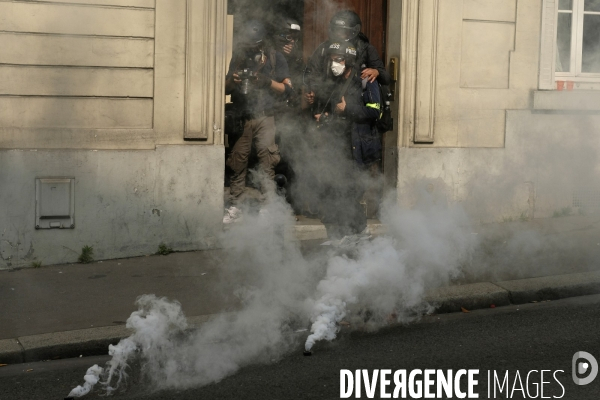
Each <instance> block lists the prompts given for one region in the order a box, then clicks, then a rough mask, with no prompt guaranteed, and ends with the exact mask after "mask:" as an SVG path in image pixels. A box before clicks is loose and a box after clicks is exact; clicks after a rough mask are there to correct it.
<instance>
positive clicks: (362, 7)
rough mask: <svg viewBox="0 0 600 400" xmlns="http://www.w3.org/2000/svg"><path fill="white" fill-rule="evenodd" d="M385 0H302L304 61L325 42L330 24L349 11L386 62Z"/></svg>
mask: <svg viewBox="0 0 600 400" xmlns="http://www.w3.org/2000/svg"><path fill="white" fill-rule="evenodd" d="M387 3H388V0H305V1H304V59H305V60H308V58H309V57H310V55H311V54H312V52H313V51H314V49H316V48H317V46H318V45H319V44H320V43H321V42H323V41H324V40H326V39H327V30H328V27H329V21H330V20H331V17H333V15H334V14H335V13H336V12H338V11H341V10H352V11H354V12H356V13H357V14H358V15H359V16H360V19H361V20H362V32H363V33H364V34H365V35H366V36H367V37H368V38H369V41H370V42H371V44H372V45H373V46H375V48H376V49H377V51H378V52H379V55H380V56H381V60H383V62H384V63H385V61H386V54H385V48H386V46H385V40H386V28H387Z"/></svg>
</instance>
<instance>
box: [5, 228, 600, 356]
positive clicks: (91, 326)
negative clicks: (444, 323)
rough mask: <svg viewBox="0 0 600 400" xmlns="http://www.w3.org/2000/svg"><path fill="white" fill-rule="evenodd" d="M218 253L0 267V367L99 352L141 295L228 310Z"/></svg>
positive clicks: (541, 289)
mask: <svg viewBox="0 0 600 400" xmlns="http://www.w3.org/2000/svg"><path fill="white" fill-rule="evenodd" d="M301 226H302V228H300V229H299V230H298V229H297V232H296V236H297V237H299V238H301V239H322V237H321V236H322V235H324V233H325V232H324V228H322V225H321V226H319V225H318V224H301ZM380 228H381V227H380V225H378V224H376V223H372V224H371V229H372V230H373V231H377V230H379V229H380ZM325 237H326V236H325ZM323 238H324V237H323ZM222 255H223V254H222V252H220V251H219V250H211V251H198V252H189V253H174V254H170V255H168V256H147V257H137V258H131V259H122V260H109V261H99V262H94V263H92V264H86V265H82V264H71V265H55V266H47V267H42V268H35V269H34V268H26V269H21V270H8V271H0V310H1V311H0V364H14V363H22V362H30V361H37V360H47V359H56V358H70V357H78V356H80V355H83V356H91V355H101V354H106V353H107V346H108V345H109V344H111V343H112V344H114V343H117V342H118V341H119V339H121V338H123V337H127V336H129V335H130V332H129V331H128V330H127V329H126V328H125V326H124V325H125V321H126V320H127V318H128V317H129V315H130V314H131V312H132V311H134V310H135V306H134V301H135V299H136V298H137V296H139V295H141V294H145V293H153V294H156V295H157V296H165V297H168V298H170V299H177V300H178V301H179V302H180V303H181V304H182V307H183V310H184V311H185V313H186V315H187V316H188V317H189V320H190V322H191V323H192V324H194V325H199V324H202V323H203V322H205V321H206V320H207V319H208V318H210V316H211V315H213V314H218V313H223V312H234V311H235V310H236V309H237V307H238V303H237V301H236V299H235V297H234V296H232V295H229V294H228V293H231V292H232V291H230V290H228V289H229V288H228V287H227V282H226V281H224V280H223V279H221V275H220V271H219V264H220V258H221V257H222ZM596 293H600V272H584V273H573V274H567V275H555V276H546V277H537V278H528V279H519V280H508V281H499V282H479V283H469V284H462V285H454V286H450V287H443V288H439V289H436V290H434V291H431V292H430V293H428V295H427V297H426V300H427V301H429V302H430V303H431V304H434V305H435V306H436V308H437V310H438V312H440V313H441V312H460V311H461V308H465V309H467V310H474V309H482V308H489V307H492V306H493V307H500V306H505V305H509V304H522V303H528V302H539V301H545V300H557V299H561V298H566V297H572V296H580V295H589V294H596Z"/></svg>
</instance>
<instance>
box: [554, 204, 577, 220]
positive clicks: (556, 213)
mask: <svg viewBox="0 0 600 400" xmlns="http://www.w3.org/2000/svg"><path fill="white" fill-rule="evenodd" d="M572 211H573V210H571V207H563V208H561V209H560V211H554V214H552V218H559V217H567V216H569V215H571V212H572Z"/></svg>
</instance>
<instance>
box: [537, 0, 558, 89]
mask: <svg viewBox="0 0 600 400" xmlns="http://www.w3.org/2000/svg"><path fill="white" fill-rule="evenodd" d="M557 12H558V0H543V4H542V35H541V44H540V75H539V84H538V86H539V89H545V90H554V89H555V88H556V84H555V82H554V70H555V64H556V15H557Z"/></svg>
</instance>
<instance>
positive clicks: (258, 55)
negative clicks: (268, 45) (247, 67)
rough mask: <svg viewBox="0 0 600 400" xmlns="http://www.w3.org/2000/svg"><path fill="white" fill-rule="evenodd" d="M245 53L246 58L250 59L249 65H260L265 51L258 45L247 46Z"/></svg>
mask: <svg viewBox="0 0 600 400" xmlns="http://www.w3.org/2000/svg"><path fill="white" fill-rule="evenodd" d="M245 53H246V60H248V61H250V64H251V65H254V66H256V65H261V64H262V63H263V61H264V60H263V58H264V56H265V53H264V52H263V51H262V50H261V49H260V48H258V47H251V48H247V49H246V51H245Z"/></svg>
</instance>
